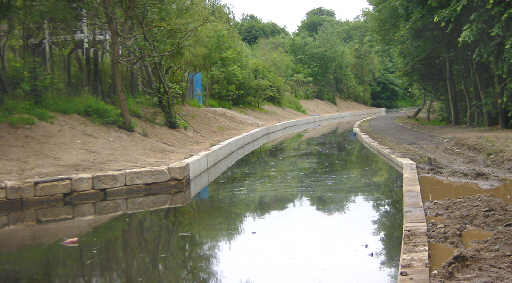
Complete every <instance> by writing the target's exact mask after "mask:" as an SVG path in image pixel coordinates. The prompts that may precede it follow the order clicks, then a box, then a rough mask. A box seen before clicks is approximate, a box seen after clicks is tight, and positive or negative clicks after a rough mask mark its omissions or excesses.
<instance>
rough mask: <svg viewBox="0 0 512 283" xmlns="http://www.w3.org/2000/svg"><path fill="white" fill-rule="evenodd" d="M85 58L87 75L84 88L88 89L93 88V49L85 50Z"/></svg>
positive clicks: (85, 75)
mask: <svg viewBox="0 0 512 283" xmlns="http://www.w3.org/2000/svg"><path fill="white" fill-rule="evenodd" d="M84 53H85V54H84V57H85V74H84V86H85V87H86V88H87V89H90V87H91V69H92V68H91V49H90V48H88V47H87V48H84Z"/></svg>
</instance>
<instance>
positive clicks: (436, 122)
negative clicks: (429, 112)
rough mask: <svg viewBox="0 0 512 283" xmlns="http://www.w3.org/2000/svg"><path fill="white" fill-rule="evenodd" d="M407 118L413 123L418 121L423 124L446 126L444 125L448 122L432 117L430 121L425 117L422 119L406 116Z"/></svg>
mask: <svg viewBox="0 0 512 283" xmlns="http://www.w3.org/2000/svg"><path fill="white" fill-rule="evenodd" d="M407 120H409V121H410V122H413V123H418V124H420V125H423V126H446V125H448V122H446V121H443V120H441V119H432V120H430V121H427V120H426V119H423V118H416V119H414V118H408V119H407Z"/></svg>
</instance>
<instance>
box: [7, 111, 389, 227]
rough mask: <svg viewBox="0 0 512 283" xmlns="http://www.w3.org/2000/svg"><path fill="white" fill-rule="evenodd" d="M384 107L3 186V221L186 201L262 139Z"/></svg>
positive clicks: (63, 217)
mask: <svg viewBox="0 0 512 283" xmlns="http://www.w3.org/2000/svg"><path fill="white" fill-rule="evenodd" d="M384 111H385V110H384V109H371V110H365V111H357V112H346V113H337V114H331V115H322V116H312V117H308V118H304V119H297V120H291V121H287V122H282V123H278V124H274V125H271V126H268V127H262V128H258V129H255V130H252V131H250V132H248V133H245V134H242V135H240V136H237V137H235V138H231V139H229V140H227V141H224V142H222V143H220V144H219V145H216V146H214V147H212V148H211V149H210V150H208V151H205V152H202V153H200V154H197V155H195V156H193V157H191V158H188V159H186V160H184V161H181V162H178V163H173V164H171V165H168V166H161V167H150V168H142V169H131V170H123V171H115V172H100V173H96V174H79V175H73V176H59V177H55V178H45V179H38V180H26V181H22V182H4V183H3V186H2V187H0V192H2V195H0V197H1V199H0V226H1V227H13V226H17V225H24V224H29V225H30V224H34V223H47V222H55V221H67V220H71V219H75V218H84V217H85V218H87V217H91V216H95V215H97V216H104V215H115V214H120V213H125V212H137V211H143V210H147V209H156V208H162V207H168V206H180V205H184V204H186V203H187V202H189V201H190V199H192V197H193V196H195V195H196V194H197V193H198V191H199V190H201V189H202V188H203V187H204V186H206V185H207V184H208V183H209V182H211V181H213V180H214V179H215V178H216V177H217V176H218V175H220V174H221V173H222V172H223V171H224V170H225V169H226V168H229V167H230V166H231V165H232V164H233V163H235V162H236V161H237V160H238V159H240V158H242V157H243V156H245V155H247V154H248V153H250V152H251V151H252V150H254V149H256V148H258V147H259V146H261V145H262V144H264V143H266V142H269V141H272V140H274V139H277V138H279V137H281V136H284V135H287V134H291V133H295V132H299V131H302V130H305V129H308V128H314V127H318V126H320V125H324V124H328V123H333V122H339V121H343V120H347V119H357V118H362V117H367V116H371V115H376V114H383V113H384Z"/></svg>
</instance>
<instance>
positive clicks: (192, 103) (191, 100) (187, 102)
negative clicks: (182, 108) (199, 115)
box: [185, 99, 203, 108]
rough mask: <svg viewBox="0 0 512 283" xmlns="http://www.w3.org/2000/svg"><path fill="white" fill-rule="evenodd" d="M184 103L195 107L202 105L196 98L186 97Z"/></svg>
mask: <svg viewBox="0 0 512 283" xmlns="http://www.w3.org/2000/svg"><path fill="white" fill-rule="evenodd" d="M185 103H186V104H187V105H188V106H191V107H195V108H202V107H203V106H202V105H200V104H199V102H197V100H195V99H187V101H185Z"/></svg>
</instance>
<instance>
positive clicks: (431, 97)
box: [427, 93, 434, 122]
mask: <svg viewBox="0 0 512 283" xmlns="http://www.w3.org/2000/svg"><path fill="white" fill-rule="evenodd" d="M433 98H434V95H433V94H432V93H431V94H430V98H429V101H428V107H427V121H429V122H430V113H431V111H432V100H433Z"/></svg>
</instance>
